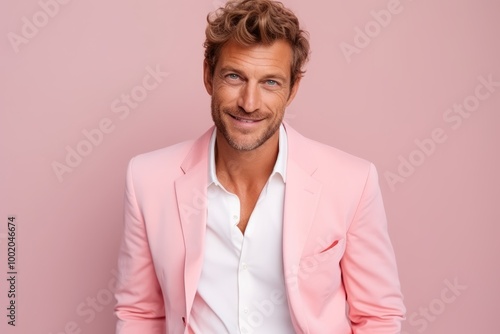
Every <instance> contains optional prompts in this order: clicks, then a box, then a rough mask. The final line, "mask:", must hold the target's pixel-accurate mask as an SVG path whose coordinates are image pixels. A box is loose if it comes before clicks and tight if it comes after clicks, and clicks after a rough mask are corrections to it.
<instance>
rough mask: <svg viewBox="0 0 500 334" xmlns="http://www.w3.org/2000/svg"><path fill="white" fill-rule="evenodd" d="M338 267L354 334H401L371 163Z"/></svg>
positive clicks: (394, 276) (399, 304)
mask: <svg viewBox="0 0 500 334" xmlns="http://www.w3.org/2000/svg"><path fill="white" fill-rule="evenodd" d="M340 264H341V268H342V278H343V282H344V287H345V289H346V293H347V303H348V307H349V310H348V316H349V319H350V321H351V326H352V330H353V334H397V333H400V332H401V322H402V321H403V320H404V319H405V312H406V310H405V306H404V304H403V296H402V293H401V288H400V283H399V277H398V271H397V267H396V259H395V255H394V251H393V248H392V244H391V241H390V239H389V234H388V231H387V219H386V215H385V210H384V204H383V201H382V196H381V192H380V187H379V184H378V176H377V171H376V169H375V166H374V165H373V164H370V168H369V172H368V176H367V179H366V184H365V187H364V189H363V193H362V195H361V198H360V200H359V203H358V206H357V209H356V212H355V214H354V218H353V221H352V222H351V224H350V226H349V228H348V231H347V240H346V249H345V253H344V256H343V258H342V260H341V263H340Z"/></svg>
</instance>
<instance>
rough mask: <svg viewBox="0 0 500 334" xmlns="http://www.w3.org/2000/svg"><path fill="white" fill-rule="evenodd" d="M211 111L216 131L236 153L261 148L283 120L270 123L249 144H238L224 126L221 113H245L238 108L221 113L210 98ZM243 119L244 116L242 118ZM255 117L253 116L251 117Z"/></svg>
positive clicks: (226, 109)
mask: <svg viewBox="0 0 500 334" xmlns="http://www.w3.org/2000/svg"><path fill="white" fill-rule="evenodd" d="M211 109H212V120H213V121H214V124H215V126H216V127H217V130H218V131H220V133H222V135H223V136H224V138H225V139H226V141H227V142H228V144H229V146H231V147H232V148H234V149H235V150H238V151H252V150H255V149H256V148H258V147H260V146H262V144H264V143H265V142H266V141H267V140H268V139H269V138H271V137H272V136H273V135H274V134H275V133H276V131H278V129H279V127H280V125H281V122H282V121H283V118H281V119H279V120H278V121H276V122H274V123H272V124H271V125H270V126H269V127H268V128H267V129H266V130H265V131H264V133H263V134H262V135H261V136H260V137H258V138H257V139H255V140H254V141H253V142H251V143H238V142H237V141H236V140H235V138H232V137H231V135H230V133H229V131H228V129H227V126H226V125H225V124H224V122H223V121H222V118H221V114H222V113H226V114H231V115H235V116H236V115H243V114H244V113H245V112H244V111H243V110H241V109H240V108H238V107H236V108H224V109H223V111H221V109H220V108H219V107H218V106H217V104H216V101H215V100H214V98H213V97H212V102H211ZM242 117H244V116H242ZM253 117H255V116H253Z"/></svg>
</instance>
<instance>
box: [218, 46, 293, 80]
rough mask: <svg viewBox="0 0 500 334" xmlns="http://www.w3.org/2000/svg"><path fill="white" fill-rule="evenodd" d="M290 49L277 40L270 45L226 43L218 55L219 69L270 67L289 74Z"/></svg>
mask: <svg viewBox="0 0 500 334" xmlns="http://www.w3.org/2000/svg"><path fill="white" fill-rule="evenodd" d="M291 61H292V49H291V47H290V45H289V44H288V43H287V42H286V41H282V40H277V41H275V42H274V43H272V44H270V45H263V44H255V45H251V46H244V45H241V44H238V43H236V42H232V41H230V42H228V43H226V44H225V45H224V46H223V47H222V49H221V53H220V58H219V64H218V65H219V68H224V67H228V66H229V67H230V66H241V67H245V66H253V67H255V66H256V67H262V68H265V67H271V68H274V69H275V70H282V71H284V72H285V73H289V71H290V64H291Z"/></svg>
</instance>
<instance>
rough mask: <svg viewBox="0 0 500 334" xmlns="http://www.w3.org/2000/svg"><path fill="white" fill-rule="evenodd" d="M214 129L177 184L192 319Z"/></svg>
mask: <svg viewBox="0 0 500 334" xmlns="http://www.w3.org/2000/svg"><path fill="white" fill-rule="evenodd" d="M212 131H213V127H212V128H211V129H210V130H208V131H207V132H206V133H205V134H204V135H203V136H202V137H200V138H199V139H198V140H197V141H196V142H195V143H194V144H193V147H192V149H191V151H190V152H189V153H188V155H187V156H186V158H185V159H184V162H183V163H182V165H181V169H182V170H183V172H184V173H185V174H184V175H183V176H181V177H180V178H178V179H177V180H176V181H175V192H176V196H177V205H178V210H179V216H180V221H181V227H182V234H183V238H184V245H185V250H186V253H185V254H186V255H185V261H184V280H185V281H184V288H185V298H186V317H189V314H190V312H191V307H192V305H193V300H194V296H195V293H196V289H197V286H198V280H199V278H200V274H201V269H202V265H203V254H204V251H203V250H204V247H205V230H206V219H207V214H206V212H207V174H208V144H209V141H210V136H211V134H212Z"/></svg>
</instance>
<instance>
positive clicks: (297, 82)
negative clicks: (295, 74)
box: [286, 77, 301, 107]
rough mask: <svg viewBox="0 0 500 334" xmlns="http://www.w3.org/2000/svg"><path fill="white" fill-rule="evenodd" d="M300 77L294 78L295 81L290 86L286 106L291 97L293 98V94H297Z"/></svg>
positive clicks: (289, 102) (291, 99)
mask: <svg viewBox="0 0 500 334" xmlns="http://www.w3.org/2000/svg"><path fill="white" fill-rule="evenodd" d="M300 79H301V78H300V77H299V78H297V79H295V83H294V84H293V86H292V88H291V89H290V95H289V96H288V101H286V106H287V107H288V106H289V105H290V104H291V103H292V101H293V99H294V98H295V95H297V92H298V90H299V86H300Z"/></svg>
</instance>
